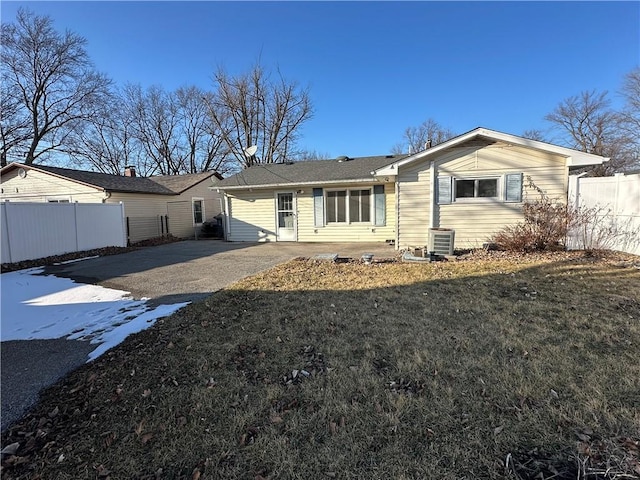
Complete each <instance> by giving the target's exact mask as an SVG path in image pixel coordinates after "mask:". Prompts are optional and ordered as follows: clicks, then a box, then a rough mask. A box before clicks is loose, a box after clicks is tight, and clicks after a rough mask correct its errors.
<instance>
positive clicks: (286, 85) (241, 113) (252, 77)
mask: <svg viewBox="0 0 640 480" xmlns="http://www.w3.org/2000/svg"><path fill="white" fill-rule="evenodd" d="M214 84H215V90H216V92H215V98H214V99H213V101H212V104H211V106H210V109H209V112H210V115H211V120H212V122H213V123H214V124H215V125H216V126H217V128H218V130H219V132H220V133H221V134H222V135H223V138H224V143H225V146H226V148H227V149H228V154H229V156H230V157H232V158H233V159H234V160H235V161H236V162H237V163H238V164H239V165H241V166H242V167H243V168H246V167H249V166H251V165H252V164H253V163H277V162H283V161H285V160H288V159H290V155H291V152H292V151H294V149H295V144H296V142H297V140H298V138H299V133H300V127H301V126H302V125H303V124H304V122H306V121H307V120H309V119H310V118H311V116H312V114H313V110H312V106H311V100H310V99H309V93H308V91H307V90H306V89H301V88H300V87H299V86H298V85H297V84H296V83H295V82H290V81H287V80H286V79H284V77H283V76H282V75H281V74H280V72H278V75H277V79H276V80H275V81H273V80H271V77H270V75H269V73H268V72H266V71H265V70H264V68H262V67H261V66H260V65H259V64H258V65H256V66H254V67H253V69H252V70H251V71H250V72H249V73H246V74H242V75H238V76H232V75H230V74H228V73H227V72H226V71H225V70H224V69H222V68H219V69H218V71H217V72H216V73H215V75H214ZM253 145H255V146H256V147H257V153H256V155H254V156H251V157H247V156H246V154H245V150H246V149H247V148H248V147H250V146H253Z"/></svg>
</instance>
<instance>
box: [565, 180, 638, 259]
mask: <svg viewBox="0 0 640 480" xmlns="http://www.w3.org/2000/svg"><path fill="white" fill-rule="evenodd" d="M569 202H570V204H571V205H573V206H574V207H576V208H580V209H581V210H583V211H585V210H586V211H588V212H589V213H590V214H591V215H590V219H589V222H588V223H587V224H586V225H584V226H582V227H581V228H579V229H577V231H573V232H571V235H570V238H569V242H568V245H569V247H570V248H576V249H581V248H607V249H611V250H618V251H621V252H627V253H633V254H636V255H640V174H635V175H626V176H625V175H624V174H623V173H618V174H616V175H614V176H613V177H580V176H570V177H569Z"/></svg>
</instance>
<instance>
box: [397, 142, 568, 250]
mask: <svg viewBox="0 0 640 480" xmlns="http://www.w3.org/2000/svg"><path fill="white" fill-rule="evenodd" d="M434 162H435V169H436V172H435V174H436V178H437V177H438V176H444V175H449V176H452V177H454V178H465V177H466V178H483V177H493V176H499V177H500V181H499V183H498V188H499V189H500V190H502V189H503V188H504V185H503V183H502V180H503V177H502V176H503V175H505V174H507V173H521V174H522V175H523V201H524V200H527V199H535V198H539V194H538V193H537V192H536V191H535V190H534V189H532V188H529V187H527V184H528V177H530V178H531V180H532V181H533V183H534V184H535V185H536V186H537V187H538V188H540V189H542V190H543V191H544V192H545V194H546V195H548V196H549V197H550V198H553V199H558V200H561V201H563V202H566V199H567V186H568V168H567V166H566V159H565V158H564V157H562V156H559V155H555V154H551V153H548V152H541V151H538V150H532V149H527V148H524V147H519V146H509V145H505V144H494V145H489V146H484V147H473V146H470V147H466V148H465V147H461V148H457V149H455V150H452V151H449V152H443V154H442V155H441V156H439V157H437V158H435V159H434ZM420 167H421V168H422V169H421V170H420ZM412 172H413V173H412ZM416 174H417V179H415V178H416ZM411 178H414V182H413V183H412V182H408V181H407V179H411ZM400 182H401V183H400V186H399V188H400V205H401V206H400V212H401V221H400V229H399V232H400V242H399V245H400V246H401V247H402V246H418V245H424V244H425V242H426V241H427V237H428V228H429V205H430V202H429V193H428V192H429V185H430V176H429V162H426V161H425V162H421V165H420V166H418V165H415V166H412V168H411V169H409V170H407V172H406V173H405V172H402V171H401V172H400ZM420 184H424V188H423V189H421V188H420ZM425 192H426V193H425ZM501 195H502V193H501ZM423 202H426V204H425V205H424V210H422V211H421V212H422V214H421V215H420V217H419V218H418V219H417V221H416V220H413V221H410V222H405V218H406V215H407V206H409V210H410V211H411V207H413V208H414V209H418V208H419V206H420V204H422V203H423ZM522 205H523V204H522V203H505V202H503V201H482V200H479V201H476V202H474V201H467V202H462V201H458V202H455V201H454V202H453V203H451V204H449V205H436V206H435V207H436V209H435V212H434V222H435V225H434V227H439V228H451V229H454V230H455V246H456V248H474V247H480V246H482V244H483V243H485V242H487V241H488V240H489V239H490V238H491V236H492V235H493V234H494V233H496V232H498V231H499V230H501V229H502V228H504V227H505V226H507V225H513V224H515V223H517V222H520V221H522V220H523V215H522ZM425 219H426V221H425ZM403 222H405V223H403ZM422 222H424V224H422V226H420V224H421V223H422ZM405 226H406V227H407V228H406V229H405V228H404V227H405ZM407 230H408V231H409V232H407Z"/></svg>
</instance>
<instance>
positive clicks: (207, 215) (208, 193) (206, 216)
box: [167, 179, 222, 238]
mask: <svg viewBox="0 0 640 480" xmlns="http://www.w3.org/2000/svg"><path fill="white" fill-rule="evenodd" d="M211 185H212V183H211V179H207V180H204V181H202V182H200V183H198V184H196V185H194V186H193V187H191V188H189V189H188V190H186V191H184V192H182V193H181V194H180V195H177V196H175V197H170V198H169V199H168V201H169V203H168V206H167V211H168V215H169V229H170V231H171V234H172V235H175V236H176V237H180V238H189V237H194V236H195V235H196V233H197V232H196V230H197V228H199V227H198V226H196V225H195V224H194V222H193V220H194V219H193V200H194V199H202V200H203V212H202V215H203V220H204V221H205V222H207V221H211V220H213V218H214V217H215V216H216V215H218V214H219V213H220V212H221V211H222V208H221V206H220V194H219V193H218V192H217V191H216V190H215V189H214V190H212V189H211V188H209V187H211Z"/></svg>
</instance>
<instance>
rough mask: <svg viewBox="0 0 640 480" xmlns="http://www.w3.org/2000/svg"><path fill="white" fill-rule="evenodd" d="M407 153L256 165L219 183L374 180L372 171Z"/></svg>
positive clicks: (254, 184) (249, 184)
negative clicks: (340, 159) (345, 159)
mask: <svg viewBox="0 0 640 480" xmlns="http://www.w3.org/2000/svg"><path fill="white" fill-rule="evenodd" d="M405 156H406V155H382V156H377V157H358V158H351V159H349V160H347V161H339V160H338V159H334V160H310V161H304V162H295V163H288V164H287V163H271V164H261V165H255V166H253V167H250V168H247V169H245V170H243V171H241V172H239V173H237V174H235V175H233V176H231V177H229V178H225V179H224V180H221V181H219V182H217V183H216V185H217V186H218V187H220V188H225V187H226V188H239V187H260V186H263V187H264V186H267V185H300V184H308V183H324V182H327V183H328V182H334V183H335V182H340V181H345V182H348V181H350V180H367V179H371V180H373V176H372V175H371V172H372V171H373V170H375V169H378V168H381V167H384V166H386V165H389V164H391V163H393V162H397V161H398V160H400V159H401V158H404V157H405Z"/></svg>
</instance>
